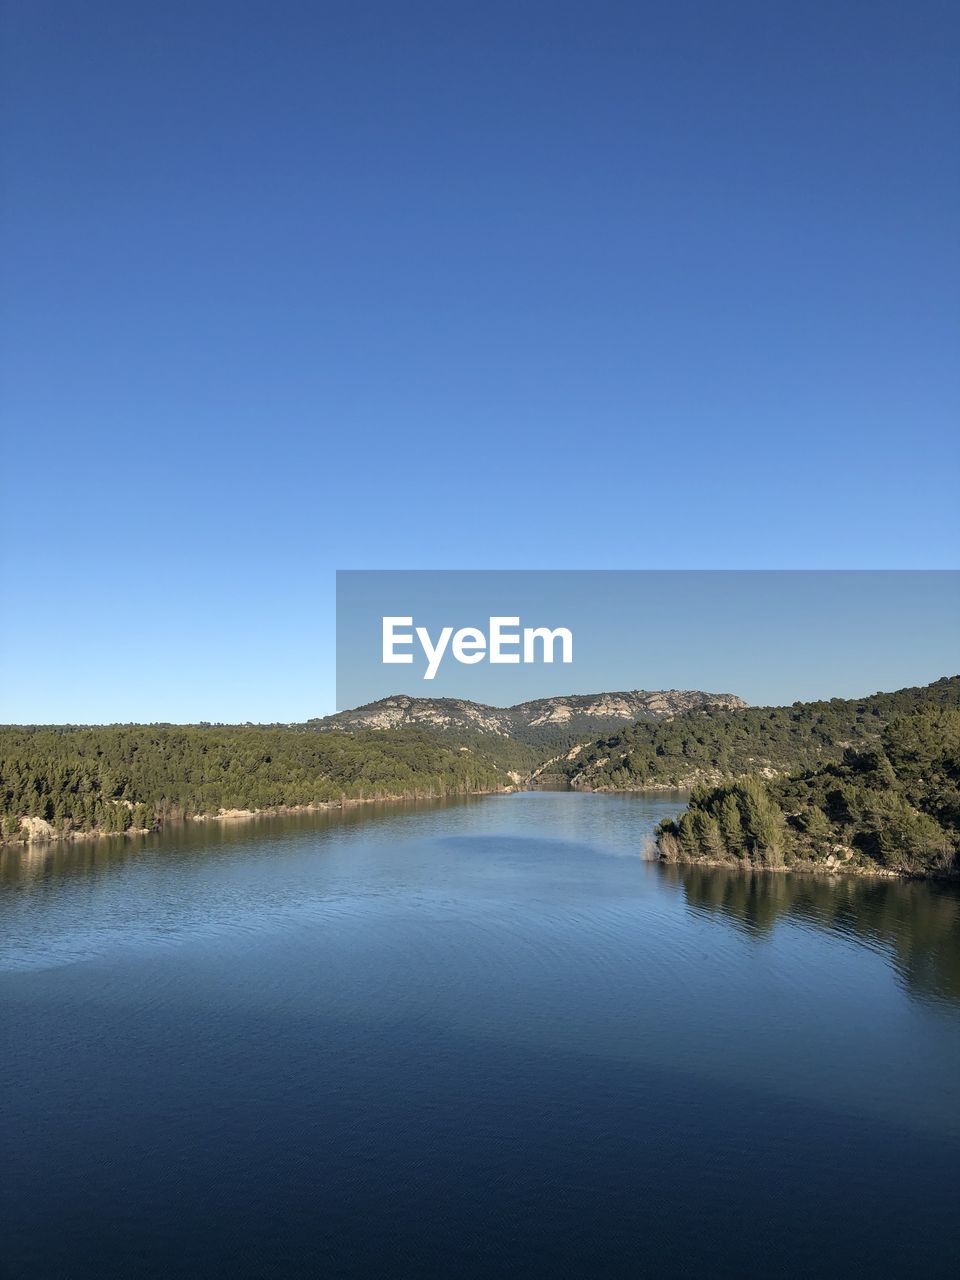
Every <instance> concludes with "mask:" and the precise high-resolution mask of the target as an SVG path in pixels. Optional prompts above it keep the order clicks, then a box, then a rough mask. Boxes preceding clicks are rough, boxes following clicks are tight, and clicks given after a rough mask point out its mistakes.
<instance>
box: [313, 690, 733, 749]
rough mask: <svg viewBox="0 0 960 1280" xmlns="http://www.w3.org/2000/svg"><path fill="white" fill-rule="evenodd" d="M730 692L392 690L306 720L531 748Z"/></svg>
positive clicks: (711, 701) (721, 703) (715, 702)
mask: <svg viewBox="0 0 960 1280" xmlns="http://www.w3.org/2000/svg"><path fill="white" fill-rule="evenodd" d="M745 706H746V703H745V702H744V701H743V699H742V698H737V697H735V696H734V695H733V694H729V693H702V692H700V691H689V690H678V689H666V690H658V691H655V692H650V691H647V690H644V689H633V690H629V691H626V692H617V693H595V694H569V695H566V696H561V697H555V698H536V699H534V700H533V701H531V702H521V703H518V704H517V705H515V706H512V707H493V706H488V705H487V704H485V703H481V702H470V701H467V700H466V699H463V698H414V697H411V696H409V695H407V694H396V695H394V696H392V697H389V698H381V699H380V700H379V701H378V702H370V703H367V704H366V705H365V706H362V707H357V708H355V709H354V710H351V711H340V712H337V713H336V714H335V715H330V716H325V717H323V718H322V719H318V720H310V721H308V722H307V724H306V726H304V727H306V728H310V729H316V730H320V731H324V732H326V731H329V730H348V731H351V732H353V731H356V730H358V729H376V730H384V729H400V728H419V729H429V730H430V731H431V732H433V733H440V734H448V735H456V736H458V737H459V736H460V735H463V734H468V735H478V736H482V737H503V738H512V739H513V740H514V741H515V742H518V743H522V744H524V745H526V746H529V747H538V748H539V747H549V746H557V745H562V744H563V743H565V742H566V741H568V740H570V741H574V740H579V741H582V740H583V739H584V738H585V737H589V736H591V735H595V734H601V733H605V732H610V731H612V730H614V729H618V728H620V727H622V726H623V725H625V724H632V723H634V722H635V721H637V720H650V721H652V720H660V719H663V718H664V717H668V716H676V715H679V714H681V713H684V712H692V711H703V710H707V709H717V710H720V709H729V708H737V707H745Z"/></svg>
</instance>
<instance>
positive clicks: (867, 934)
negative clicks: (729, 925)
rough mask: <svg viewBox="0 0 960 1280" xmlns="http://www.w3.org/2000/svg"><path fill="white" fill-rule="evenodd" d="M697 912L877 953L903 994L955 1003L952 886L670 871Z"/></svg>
mask: <svg viewBox="0 0 960 1280" xmlns="http://www.w3.org/2000/svg"><path fill="white" fill-rule="evenodd" d="M661 874H662V875H663V877H664V879H665V880H667V881H668V882H672V883H675V884H679V885H681V886H682V888H683V892H684V895H685V896H686V900H687V902H688V903H689V905H690V907H691V908H692V909H693V910H695V911H704V912H711V913H716V914H718V915H720V916H722V917H724V918H725V919H727V920H730V921H732V922H733V923H734V924H735V925H737V926H740V927H742V928H743V929H745V930H746V931H748V932H749V933H756V934H768V933H770V932H771V931H773V930H774V929H775V928H776V926H777V924H778V923H779V922H785V921H788V920H789V921H793V922H797V923H801V924H805V925H809V926H811V927H813V928H816V929H820V930H823V931H824V932H827V933H830V934H833V935H839V936H841V937H848V938H851V939H853V940H857V941H860V942H864V943H866V944H868V945H877V946H881V947H883V948H884V949H885V950H886V951H887V952H888V953H889V955H890V957H891V958H892V960H893V962H894V964H895V965H896V968H897V971H898V972H899V974H900V975H901V977H902V979H903V981H904V982H905V983H906V986H907V989H908V990H909V991H913V992H915V993H916V994H918V995H924V996H934V997H936V998H937V999H940V1000H954V1001H958V1002H960V890H958V886H956V885H954V884H942V883H934V882H926V881H917V880H910V881H898V880H886V879H873V878H866V877H864V878H861V877H856V876H816V875H791V874H783V873H773V872H764V871H729V870H726V869H723V868H719V867H697V866H687V867H684V866H677V865H668V866H664V867H662V868H661Z"/></svg>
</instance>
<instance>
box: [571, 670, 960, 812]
mask: <svg viewBox="0 0 960 1280" xmlns="http://www.w3.org/2000/svg"><path fill="white" fill-rule="evenodd" d="M925 703H930V704H933V705H935V706H941V707H956V706H960V676H951V677H945V678H944V679H942V680H938V681H936V682H935V683H934V684H931V685H925V686H922V687H919V688H909V689H901V690H899V691H898V692H897V693H875V694H872V695H871V696H870V697H867V698H859V699H842V698H832V699H830V701H829V702H804V703H799V702H798V703H794V704H793V705H792V706H789V707H746V708H743V709H740V710H732V711H730V710H714V709H706V710H704V711H698V712H685V713H684V714H682V715H678V716H674V717H673V719H671V720H665V721H661V722H659V723H647V722H638V723H637V724H634V725H631V726H630V727H629V728H627V729H622V730H621V731H620V732H619V733H616V734H613V735H611V736H610V737H607V738H601V739H600V740H599V741H597V742H594V743H591V744H590V745H589V746H587V747H584V748H582V749H581V750H580V751H579V752H578V753H577V754H576V755H575V756H574V757H573V758H572V759H569V760H567V761H565V762H563V763H562V764H561V765H560V766H559V767H561V768H562V769H563V772H564V774H565V776H566V777H567V778H568V780H569V781H570V782H571V783H572V785H573V786H575V787H583V788H586V789H591V790H630V789H637V790H640V789H642V788H644V787H657V786H661V787H676V786H680V787H684V786H692V785H695V784H696V783H698V782H703V781H706V782H719V781H721V780H722V779H723V778H729V777H736V776H738V775H740V774H748V773H754V774H768V775H770V774H774V773H783V772H787V771H789V770H793V769H800V768H813V767H815V766H817V765H820V764H823V763H826V762H828V761H831V760H839V759H840V757H841V756H842V754H843V752H844V750H846V748H848V747H855V748H864V747H867V746H869V745H871V744H873V743H876V742H877V741H878V740H879V737H880V735H881V733H882V732H883V729H884V726H885V725H887V724H888V723H889V722H890V721H891V720H892V719H894V718H895V717H896V716H899V715H904V714H908V713H910V712H912V711H915V710H917V709H918V708H919V707H920V706H922V705H923V704H925Z"/></svg>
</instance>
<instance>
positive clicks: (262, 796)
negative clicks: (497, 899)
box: [0, 725, 510, 839]
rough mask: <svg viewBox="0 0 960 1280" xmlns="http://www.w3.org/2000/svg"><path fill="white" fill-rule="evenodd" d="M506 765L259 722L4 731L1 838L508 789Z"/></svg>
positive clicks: (407, 740)
mask: <svg viewBox="0 0 960 1280" xmlns="http://www.w3.org/2000/svg"><path fill="white" fill-rule="evenodd" d="M509 781H510V779H509V778H508V777H507V776H506V773H505V770H504V769H503V767H502V766H498V763H497V762H496V761H494V760H492V759H491V758H490V757H489V756H485V755H482V754H480V753H479V752H478V751H474V750H471V749H469V748H467V747H464V746H460V747H458V746H454V745H452V744H446V743H442V742H439V741H438V740H437V739H436V738H435V737H433V736H431V735H430V734H428V733H422V732H418V731H415V730H403V731H397V732H375V731H368V732H361V733H353V734H344V733H325V734H316V733H305V732H300V731H297V730H294V729H288V728H280V727H277V728H262V727H256V726H252V725H251V726H172V725H113V726H107V727H98V728H74V727H71V726H68V727H56V728H50V727H19V726H10V727H6V728H0V823H2V831H0V834H2V836H4V837H6V838H7V839H10V838H16V837H17V836H18V835H19V834H20V831H21V825H22V824H21V819H23V818H34V819H37V818H39V819H42V820H43V821H45V822H48V823H50V825H51V827H52V828H53V830H54V831H55V832H56V833H58V834H67V833H69V832H70V831H94V830H100V831H126V830H129V829H142V828H146V827H153V826H156V825H157V824H159V823H162V822H164V821H166V820H168V819H171V818H182V817H186V816H193V815H200V814H216V813H217V812H218V811H219V810H220V809H266V808H274V807H283V806H293V805H305V804H317V803H321V802H329V801H339V800H341V799H365V798H373V797H378V796H408V795H409V796H412V795H437V796H441V795H451V794H456V793H464V792H470V791H488V790H495V789H498V788H500V787H502V786H504V785H505V784H509Z"/></svg>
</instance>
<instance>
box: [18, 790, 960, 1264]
mask: <svg viewBox="0 0 960 1280" xmlns="http://www.w3.org/2000/svg"><path fill="white" fill-rule="evenodd" d="M679 807H680V800H679V798H678V797H676V796H672V797H671V796H660V797H654V796H637V795H621V796H614V795H584V794H578V793H572V792H542V793H529V794H521V795H515V796H491V797H485V798H477V799H473V800H468V801H464V802H459V803H454V804H435V805H429V804H421V805H413V804H410V805H394V806H389V805H383V806H369V807H364V808H356V809H352V810H349V811H347V812H346V813H344V814H340V813H328V814H312V815H299V816H295V817H289V818H282V819H281V818H277V819H261V820H257V821H253V822H249V823H243V824H239V825H230V824H216V823H213V824H202V825H200V824H194V825H190V826H187V827H182V828H179V829H177V830H171V831H168V832H166V833H164V834H162V835H158V836H153V837H146V838H143V839H136V840H113V841H102V842H96V843H83V844H76V845H73V846H70V847H64V848H52V849H47V850H45V851H44V850H41V851H39V852H37V851H34V852H30V853H19V852H7V853H6V854H4V855H3V857H2V861H0V1011H2V1019H3V1022H2V1026H3V1067H4V1079H3V1090H2V1099H3V1103H2V1129H0V1142H2V1149H0V1159H2V1169H3V1187H2V1193H0V1194H2V1200H0V1218H2V1229H0V1275H2V1276H3V1277H4V1280H12V1278H17V1280H19V1278H20V1277H24V1278H27V1277H29V1280H42V1278H45V1277H57V1278H58V1280H59V1278H62V1277H68V1278H70V1280H73V1278H74V1277H77V1278H81V1277H97V1278H98V1280H103V1278H104V1277H124V1280H130V1278H131V1277H141V1276H143V1277H164V1278H165V1280H169V1278H171V1277H191V1278H193V1277H198V1276H205V1275H216V1276H221V1275H222V1276H229V1277H231V1278H232V1280H233V1278H236V1277H281V1276H282V1277H292V1276H298V1277H299V1276H307V1277H309V1276H358V1277H381V1276H386V1275H392V1276H396V1275H403V1276H418V1277H419V1276H425V1275H437V1276H441V1277H447V1276H449V1277H462V1276H488V1275H508V1274H510V1275H515V1276H532V1277H541V1276H543V1277H548V1276H549V1277H556V1276H575V1277H583V1276H624V1277H627V1276H629V1277H643V1276H647V1275H649V1276H657V1277H664V1276H731V1277H732V1276H744V1275H757V1276H763V1277H781V1276H782V1277H787V1276H791V1277H792V1276H796V1277H800V1276H803V1277H809V1276H811V1275H826V1276H836V1275H842V1274H849V1273H852V1272H854V1271H856V1272H858V1273H859V1272H863V1273H865V1274H871V1275H872V1276H874V1277H876V1276H925V1277H933V1276H947V1275H950V1276H952V1275H955V1274H958V1273H960V1270H958V1269H960V1246H958V1236H960V1223H958V1220H957V1203H956V1196H957V1175H958V1171H960V896H958V893H957V891H956V889H955V888H954V887H952V886H944V885H934V884H929V883H897V882H890V881H879V880H878V881H867V880H859V879H852V878H851V879H846V880H831V879H826V878H814V877H800V876H797V877H793V878H791V877H789V876H785V875H770V874H767V875H763V874H754V875H749V874H738V873H735V872H722V871H715V870H706V869H700V868H687V869H683V868H681V869H678V868H673V867H671V868H666V867H661V866H659V865H657V864H655V863H652V862H651V861H649V860H648V859H649V838H650V835H651V833H652V830H653V828H654V826H655V825H656V823H657V821H658V820H659V819H660V818H661V817H662V816H664V815H665V814H668V813H671V814H672V813H675V812H676V811H677V810H678V808H679Z"/></svg>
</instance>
